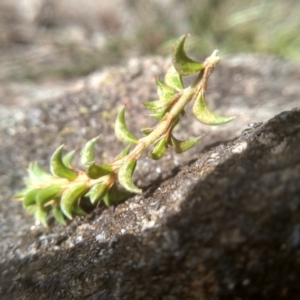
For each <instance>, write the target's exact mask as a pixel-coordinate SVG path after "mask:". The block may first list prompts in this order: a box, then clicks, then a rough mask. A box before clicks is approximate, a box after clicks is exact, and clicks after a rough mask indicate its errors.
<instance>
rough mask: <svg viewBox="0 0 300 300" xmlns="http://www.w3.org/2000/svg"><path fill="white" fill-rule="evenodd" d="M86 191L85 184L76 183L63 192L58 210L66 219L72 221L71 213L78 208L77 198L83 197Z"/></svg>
mask: <svg viewBox="0 0 300 300" xmlns="http://www.w3.org/2000/svg"><path fill="white" fill-rule="evenodd" d="M87 190H88V187H87V186H86V185H85V183H78V184H76V185H73V186H72V187H70V188H68V189H66V190H65V191H64V192H63V194H62V196H61V201H60V209H61V211H62V212H63V214H64V215H65V216H66V217H67V218H69V219H72V212H73V211H74V210H75V208H76V207H77V206H78V200H79V198H80V197H81V196H82V195H84V194H85V193H86V191H87Z"/></svg>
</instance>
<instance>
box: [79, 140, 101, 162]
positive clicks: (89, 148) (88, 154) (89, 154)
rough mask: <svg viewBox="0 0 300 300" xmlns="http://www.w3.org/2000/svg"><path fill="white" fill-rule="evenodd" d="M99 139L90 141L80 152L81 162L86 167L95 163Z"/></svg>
mask: <svg viewBox="0 0 300 300" xmlns="http://www.w3.org/2000/svg"><path fill="white" fill-rule="evenodd" d="M98 139H99V137H95V138H93V139H91V140H90V141H88V142H87V143H86V144H85V145H84V146H83V148H82V150H81V152H80V162H81V163H82V164H83V165H85V164H89V163H92V162H93V161H94V149H95V145H96V142H97V141H98Z"/></svg>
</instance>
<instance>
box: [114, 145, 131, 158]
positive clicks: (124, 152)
mask: <svg viewBox="0 0 300 300" xmlns="http://www.w3.org/2000/svg"><path fill="white" fill-rule="evenodd" d="M130 147H131V145H128V146H126V147H125V148H124V149H123V150H122V151H121V152H120V153H119V154H118V155H117V156H116V157H115V161H116V160H119V159H121V158H123V157H125V156H126V155H127V154H128V153H129V150H130Z"/></svg>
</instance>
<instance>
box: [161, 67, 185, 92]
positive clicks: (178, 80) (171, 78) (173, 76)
mask: <svg viewBox="0 0 300 300" xmlns="http://www.w3.org/2000/svg"><path fill="white" fill-rule="evenodd" d="M165 83H166V84H167V85H168V86H170V87H171V88H173V89H174V90H176V91H181V90H183V82H182V77H181V75H180V74H179V73H178V72H177V71H176V69H175V68H174V66H173V65H171V66H170V67H169V69H168V71H167V73H166V76H165Z"/></svg>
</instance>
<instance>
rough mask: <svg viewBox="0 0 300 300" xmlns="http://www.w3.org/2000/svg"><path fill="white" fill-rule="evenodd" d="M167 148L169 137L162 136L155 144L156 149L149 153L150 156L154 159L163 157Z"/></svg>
mask: <svg viewBox="0 0 300 300" xmlns="http://www.w3.org/2000/svg"><path fill="white" fill-rule="evenodd" d="M166 148H167V139H166V138H161V139H160V140H159V141H158V142H157V143H156V145H155V147H154V149H153V150H152V151H151V152H149V153H148V156H149V157H150V158H152V159H154V160H158V159H160V158H162V157H163V155H164V154H165V151H166Z"/></svg>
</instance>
